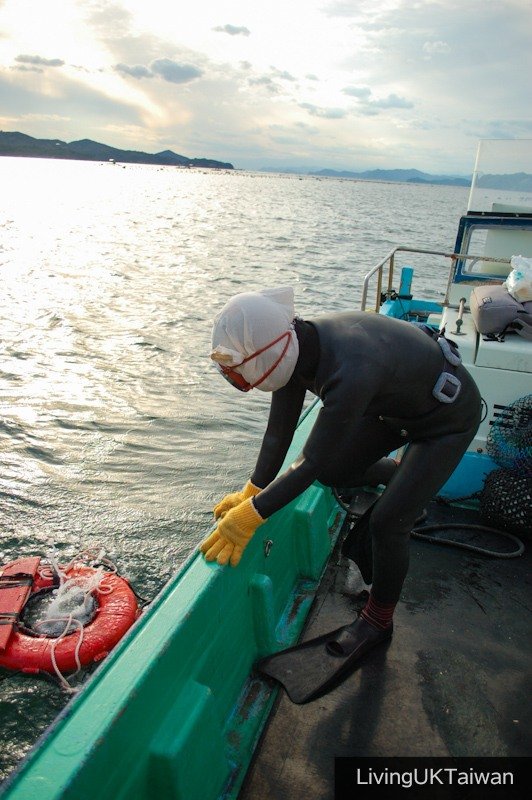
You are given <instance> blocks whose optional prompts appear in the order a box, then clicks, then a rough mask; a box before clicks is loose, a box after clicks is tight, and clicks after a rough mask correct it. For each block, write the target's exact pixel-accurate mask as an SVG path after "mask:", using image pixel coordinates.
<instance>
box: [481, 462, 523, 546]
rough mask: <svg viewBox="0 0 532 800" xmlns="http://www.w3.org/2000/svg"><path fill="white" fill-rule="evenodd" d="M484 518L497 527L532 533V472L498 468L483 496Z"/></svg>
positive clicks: (488, 479)
mask: <svg viewBox="0 0 532 800" xmlns="http://www.w3.org/2000/svg"><path fill="white" fill-rule="evenodd" d="M480 516H481V518H482V521H483V522H484V523H485V524H487V525H490V526H491V527H493V528H502V529H503V530H510V531H512V532H513V533H516V534H521V535H528V536H531V535H532V475H530V474H528V475H527V474H521V475H519V474H518V473H517V472H515V471H513V470H508V469H495V470H493V472H490V474H489V475H488V476H487V477H486V480H485V482H484V488H483V489H482V494H481V496H480Z"/></svg>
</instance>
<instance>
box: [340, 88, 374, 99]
mask: <svg viewBox="0 0 532 800" xmlns="http://www.w3.org/2000/svg"><path fill="white" fill-rule="evenodd" d="M342 92H343V93H344V94H347V95H348V96H349V97H358V98H359V99H360V100H367V98H368V97H370V96H371V89H368V87H367V86H346V87H345V89H342Z"/></svg>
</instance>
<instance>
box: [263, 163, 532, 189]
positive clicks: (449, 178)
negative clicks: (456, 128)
mask: <svg viewBox="0 0 532 800" xmlns="http://www.w3.org/2000/svg"><path fill="white" fill-rule="evenodd" d="M263 171H264V172H283V173H288V174H290V175H294V174H299V175H314V176H318V177H325V178H347V179H351V180H358V181H389V182H392V183H422V184H423V183H431V184H437V185H440V186H467V187H469V186H470V184H471V178H470V177H462V176H459V175H431V174H430V173H428V172H421V171H420V170H418V169H372V170H366V171H365V172H350V171H348V170H335V169H321V170H319V171H317V172H308V171H307V170H304V169H298V168H297V167H286V168H277V169H276V168H274V167H267V168H265V169H264V170H263ZM477 186H478V187H480V188H483V189H504V190H510V191H521V192H532V175H531V174H529V173H528V172H515V173H509V174H507V175H505V174H501V175H483V176H482V177H481V178H479V180H478V182H477Z"/></svg>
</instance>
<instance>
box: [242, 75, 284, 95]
mask: <svg viewBox="0 0 532 800" xmlns="http://www.w3.org/2000/svg"><path fill="white" fill-rule="evenodd" d="M248 84H249V85H250V86H263V87H264V88H265V89H267V90H268V91H269V92H271V94H279V92H280V91H281V89H280V87H279V86H278V85H277V84H276V83H275V81H273V80H272V79H271V78H269V77H268V75H261V76H259V77H258V78H249V79H248Z"/></svg>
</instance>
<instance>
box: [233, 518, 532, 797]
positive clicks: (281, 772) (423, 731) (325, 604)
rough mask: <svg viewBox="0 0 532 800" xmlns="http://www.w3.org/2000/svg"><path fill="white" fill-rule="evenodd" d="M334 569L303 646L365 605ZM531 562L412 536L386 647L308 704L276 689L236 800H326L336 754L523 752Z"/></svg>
mask: <svg viewBox="0 0 532 800" xmlns="http://www.w3.org/2000/svg"><path fill="white" fill-rule="evenodd" d="M449 513H451V512H450V511H447V510H445V509H444V510H441V508H439V507H437V508H435V509H431V510H430V516H431V517H433V515H434V514H436V515H437V516H438V515H439V517H440V518H441V515H442V514H443V515H444V516H445V515H448V514H449ZM453 513H454V512H453ZM470 515H471V512H466V517H468V519H467V521H469V522H471V521H476V520H473V519H471V516H470ZM430 521H436V520H434V519H431V520H430ZM492 542H493V540H492ZM477 543H478V540H477ZM529 544H530V541H529ZM509 549H511V546H510V548H509ZM338 562H339V557H336V558H334V557H333V559H331V565H330V566H329V568H328V571H327V574H326V577H325V580H324V581H323V584H322V587H321V589H320V592H319V595H318V597H317V598H316V601H315V603H314V606H313V610H312V612H311V614H310V617H309V623H308V625H307V627H306V630H305V633H304V636H303V639H309V638H312V637H314V636H317V635H319V634H321V633H324V632H326V631H328V630H332V629H333V628H336V627H338V626H339V625H342V624H344V623H346V622H348V621H350V620H351V619H352V618H353V617H354V616H355V615H356V613H357V610H358V608H360V606H361V601H360V600H359V599H356V598H355V597H354V596H353V594H350V593H349V592H346V589H345V586H346V580H345V579H346V575H347V566H346V563H345V562H344V560H342V562H341V563H338ZM531 563H532V556H531V553H530V547H529V546H528V547H527V549H526V551H525V554H524V555H523V556H521V557H520V558H514V559H506V560H503V559H493V558H486V557H483V556H477V555H474V554H471V553H469V552H467V551H464V550H458V549H455V548H451V547H445V546H435V545H433V544H429V543H425V542H420V541H417V540H412V543H411V561H410V572H409V575H408V578H407V580H406V583H405V586H404V589H403V595H402V599H401V602H400V604H399V606H398V608H397V611H396V616H395V634H394V638H393V639H392V641H391V643H390V644H389V645H383V646H382V647H381V648H380V649H377V650H376V651H374V652H372V653H370V654H368V656H367V657H366V659H365V661H364V662H363V664H362V665H361V666H360V668H359V669H358V671H356V672H355V673H353V674H352V675H351V676H350V677H349V678H348V679H347V680H346V681H345V682H344V683H343V684H342V685H340V686H339V687H338V688H336V689H335V690H334V691H332V692H331V693H330V694H329V695H327V696H325V697H322V698H320V699H318V700H315V701H313V702H312V703H309V704H307V705H305V706H296V705H293V704H292V703H291V702H290V701H289V700H288V698H287V697H286V695H285V694H284V691H281V692H280V694H279V702H278V705H277V709H276V712H275V713H274V714H273V715H272V718H271V720H270V722H269V725H268V728H267V730H266V732H265V734H264V736H263V740H262V742H261V745H260V748H259V752H258V755H257V757H256V759H255V761H254V764H253V765H252V768H251V769H250V772H249V774H248V777H247V779H246V782H245V784H244V787H243V789H242V791H241V793H240V795H239V800H266V798H267V799H268V800H287V798H290V800H313V799H314V798H319V799H320V800H332V798H333V796H334V789H333V768H334V757H335V756H498V755H503V756H529V755H530V754H531V753H532V736H531V722H530V720H531V718H532V713H531V697H532V691H531V688H532V681H531V669H530V668H531V664H532V659H531V650H532V647H531V636H530V630H531V625H530V620H531V616H530V611H531V609H532V592H531V586H530V572H531V570H530V567H531Z"/></svg>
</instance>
